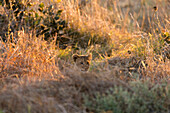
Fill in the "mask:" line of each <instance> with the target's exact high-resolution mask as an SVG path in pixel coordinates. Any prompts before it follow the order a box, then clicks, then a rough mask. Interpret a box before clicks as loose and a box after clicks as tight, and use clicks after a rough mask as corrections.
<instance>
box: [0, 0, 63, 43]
mask: <svg viewBox="0 0 170 113" xmlns="http://www.w3.org/2000/svg"><path fill="white" fill-rule="evenodd" d="M0 5H2V6H3V7H5V8H6V9H7V10H8V12H9V14H10V15H5V16H8V21H9V22H8V26H9V28H8V31H6V34H10V33H11V32H13V33H14V32H15V31H19V30H21V29H22V28H24V29H25V31H28V32H29V31H33V30H36V35H37V37H38V36H39V35H44V39H45V40H49V39H50V37H53V36H55V35H57V36H58V37H57V39H58V40H60V38H61V36H62V35H63V32H64V28H65V27H66V21H65V20H62V19H60V16H61V13H62V10H58V11H57V12H56V13H55V10H54V8H53V5H50V6H47V7H46V6H45V5H44V3H40V4H39V8H38V11H39V12H36V11H35V10H33V9H31V10H28V7H31V6H32V3H31V2H29V1H22V0H18V1H16V0H5V1H4V0H1V1H0ZM0 16H1V17H3V16H4V15H0ZM3 18H4V17H3ZM60 32H61V33H60ZM3 36H4V35H3ZM3 38H4V40H6V39H5V37H3Z"/></svg>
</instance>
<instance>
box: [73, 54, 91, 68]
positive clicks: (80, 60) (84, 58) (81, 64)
mask: <svg viewBox="0 0 170 113" xmlns="http://www.w3.org/2000/svg"><path fill="white" fill-rule="evenodd" d="M91 59H92V55H91V54H90V55H77V54H75V55H73V60H74V62H75V64H76V66H77V67H78V68H80V69H81V71H87V70H88V69H89V66H90V62H91Z"/></svg>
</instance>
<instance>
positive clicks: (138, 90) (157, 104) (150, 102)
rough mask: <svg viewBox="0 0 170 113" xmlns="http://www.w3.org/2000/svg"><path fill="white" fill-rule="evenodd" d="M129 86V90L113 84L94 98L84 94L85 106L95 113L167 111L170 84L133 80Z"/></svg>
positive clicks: (155, 112) (156, 112)
mask: <svg viewBox="0 0 170 113" xmlns="http://www.w3.org/2000/svg"><path fill="white" fill-rule="evenodd" d="M130 86H131V89H132V90H131V91H128V90H127V89H126V88H122V87H116V86H115V87H114V88H113V89H111V90H110V91H108V92H107V93H106V94H96V95H95V98H92V97H88V96H85V97H84V100H85V101H84V102H85V106H86V107H87V109H89V110H90V111H94V112H96V113H101V112H103V111H112V112H113V113H152V112H154V113H168V112H169V107H170V103H169V101H168V100H169V98H170V93H169V92H170V85H168V84H167V83H162V84H155V85H153V84H152V85H151V84H149V82H145V83H142V82H133V83H131V85H130Z"/></svg>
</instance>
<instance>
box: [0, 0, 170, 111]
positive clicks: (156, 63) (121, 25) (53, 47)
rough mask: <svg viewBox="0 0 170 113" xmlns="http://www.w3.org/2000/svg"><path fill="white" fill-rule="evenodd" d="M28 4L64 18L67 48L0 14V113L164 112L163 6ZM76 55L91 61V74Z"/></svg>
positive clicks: (125, 1)
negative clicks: (79, 65) (77, 61)
mask: <svg viewBox="0 0 170 113" xmlns="http://www.w3.org/2000/svg"><path fill="white" fill-rule="evenodd" d="M32 2H34V5H33V9H35V10H36V11H37V12H38V5H37V4H40V3H41V2H43V3H44V5H45V6H47V5H49V4H52V5H53V7H54V9H55V11H56V12H57V10H60V9H62V10H63V12H62V14H61V19H63V20H65V21H66V22H67V24H68V25H67V28H66V29H64V35H63V36H62V37H63V39H64V41H65V40H66V42H67V43H60V42H59V44H60V45H57V44H56V40H58V38H60V37H58V35H54V36H53V39H52V40H48V41H46V40H44V36H43V35H39V36H36V34H35V33H36V29H31V30H30V27H29V26H28V25H27V26H26V25H25V24H23V23H24V21H21V22H19V23H20V24H18V23H17V21H13V20H12V21H11V16H9V15H11V12H10V11H9V12H8V10H7V9H6V8H5V6H0V14H1V15H2V16H0V28H1V29H0V37H1V38H2V39H4V37H5V39H6V41H2V40H1V41H0V113H86V112H90V113H132V112H133V113H152V112H154V113H169V112H170V61H169V59H170V45H169V41H170V39H169V38H170V32H169V29H170V18H169V16H170V14H169V13H170V12H169V10H170V2H169V0H91V1H90V0H89V1H88V2H87V3H86V4H84V3H81V2H80V0H79V1H78V0H49V1H47V0H46V1H45V0H39V2H37V1H36V0H33V1H32ZM157 8H158V9H157ZM56 12H54V13H56ZM4 15H7V16H4ZM12 15H14V12H12ZM17 24H18V25H17ZM9 25H12V27H11V29H12V31H13V32H11V33H9V34H8V35H4V32H5V30H8V31H9ZM15 25H16V26H19V27H17V28H16V26H15ZM60 41H63V40H60ZM63 46H64V47H65V49H63V48H60V47H63ZM74 53H78V54H89V53H92V54H93V59H92V62H91V66H90V69H89V71H87V72H82V71H80V70H79V69H78V68H77V67H75V66H74V63H73V59H72V55H73V54H74ZM132 59H133V60H134V61H133V60H132Z"/></svg>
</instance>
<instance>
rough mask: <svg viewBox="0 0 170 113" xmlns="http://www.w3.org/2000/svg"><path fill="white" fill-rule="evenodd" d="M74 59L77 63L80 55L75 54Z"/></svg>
mask: <svg viewBox="0 0 170 113" xmlns="http://www.w3.org/2000/svg"><path fill="white" fill-rule="evenodd" d="M72 57H73V60H74V62H76V60H77V58H79V55H77V54H74V55H73V56H72Z"/></svg>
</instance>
